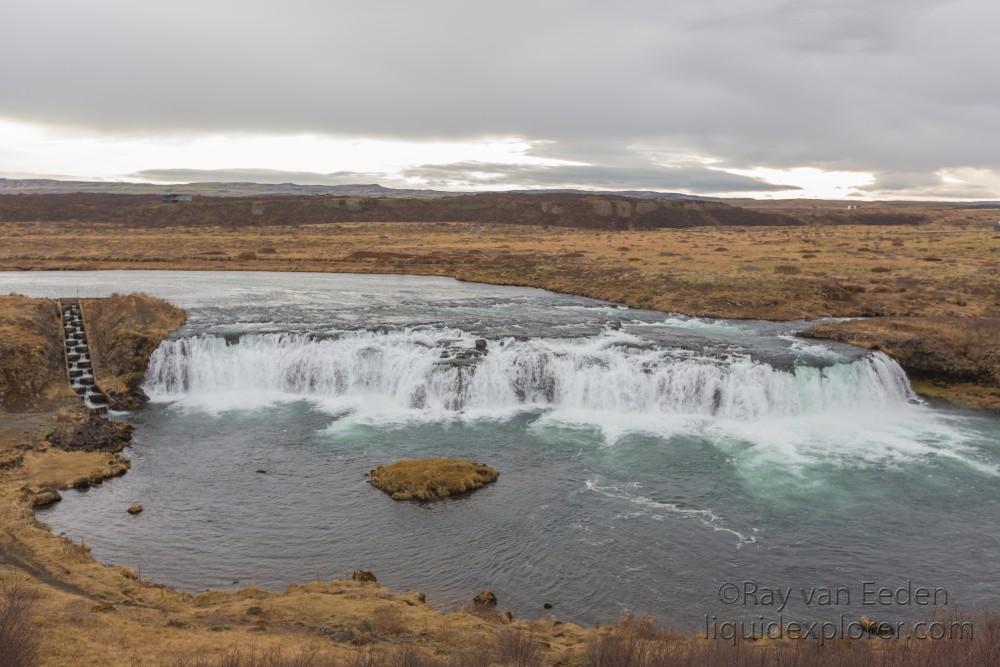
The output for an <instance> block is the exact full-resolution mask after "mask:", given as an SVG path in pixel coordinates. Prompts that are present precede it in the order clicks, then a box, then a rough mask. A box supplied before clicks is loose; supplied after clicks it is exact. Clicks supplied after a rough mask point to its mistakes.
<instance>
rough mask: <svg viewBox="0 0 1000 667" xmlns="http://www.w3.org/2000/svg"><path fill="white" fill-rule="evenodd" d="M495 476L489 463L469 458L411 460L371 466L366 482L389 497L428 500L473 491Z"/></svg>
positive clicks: (493, 480) (495, 472) (497, 474)
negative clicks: (372, 468) (373, 468)
mask: <svg viewBox="0 0 1000 667" xmlns="http://www.w3.org/2000/svg"><path fill="white" fill-rule="evenodd" d="M498 476H499V473H498V472H497V471H496V470H495V469H493V468H491V467H490V466H488V465H484V464H482V463H476V462H475V461H471V460H469V459H448V458H433V459H413V460H403V461H396V462H395V463H393V464H392V465H389V466H379V467H378V468H375V470H372V471H371V474H370V475H369V478H368V483H369V484H371V485H372V486H374V487H375V488H376V489H380V490H382V491H384V492H386V493H388V494H389V495H390V496H391V497H392V499H393V500H417V501H431V500H440V499H442V498H447V497H449V496H453V495H456V494H460V493H467V492H469V491H474V490H476V489H479V488H482V487H483V486H485V485H487V484H490V483H492V482H495V481H497V477H498Z"/></svg>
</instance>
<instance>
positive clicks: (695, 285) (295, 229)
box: [0, 208, 1000, 409]
mask: <svg viewBox="0 0 1000 667" xmlns="http://www.w3.org/2000/svg"><path fill="white" fill-rule="evenodd" d="M821 213H822V211H820V212H819V213H816V212H812V213H811V215H813V216H814V217H813V218H809V220H811V221H812V222H810V224H804V225H799V226H783V227H752V228H750V227H696V228H690V229H658V230H646V231H628V230H613V231H612V230H589V229H574V228H546V227H541V226H525V225H500V224H476V223H405V222H364V223H328V224H310V225H294V226H291V225H273V226H262V225H253V224H251V223H252V222H253V220H252V219H250V218H248V219H245V220H234V221H233V222H232V224H230V225H229V226H225V227H223V226H217V225H212V224H199V225H188V226H161V227H155V228H150V227H143V226H138V225H136V224H130V223H97V222H86V223H84V222H72V221H67V222H44V223H40V222H24V223H0V234H2V235H3V236H4V238H5V239H7V240H8V243H7V244H6V245H5V247H4V249H3V250H0V270H37V269H49V270H52V269H60V270H72V269H138V268H142V269H190V270H213V269H216V270H250V271H254V270H257V271H265V270H266V271H319V272H357V273H399V274H417V275H439V276H451V277H455V278H458V279H461V280H468V281H476V282H486V283H493V284H501V285H522V286H530V287H540V288H544V289H548V290H552V291H556V292H564V293H569V294H578V295H581V296H588V297H593V298H600V299H605V300H610V301H616V302H620V303H624V304H626V305H629V306H632V307H635V308H648V309H653V310H660V311H664V312H674V313H680V314H683V315H689V316H697V317H725V318H741V319H747V318H749V319H770V320H797V319H814V318H822V317H832V318H856V317H864V318H868V322H870V323H871V324H870V325H869V328H868V330H867V332H866V335H865V337H864V340H862V339H861V338H860V337H858V336H857V333H858V332H857V331H856V330H855V329H854V327H857V326H858V325H849V324H842V323H830V324H828V325H825V326H824V327H822V328H818V329H814V331H813V332H812V334H811V335H813V336H817V337H827V338H832V339H837V340H844V339H851V340H857V341H859V342H861V343H862V344H864V345H866V346H868V347H875V346H878V347H879V348H880V349H885V350H886V351H887V353H889V354H890V355H894V354H896V353H897V352H901V348H900V346H899V345H898V343H893V341H895V340H896V327H895V323H899V322H907V323H917V322H918V321H919V327H916V326H915V327H914V328H913V331H914V336H915V340H917V341H924V343H925V344H926V343H928V342H931V341H932V342H933V343H932V344H933V348H934V350H937V351H940V352H942V353H941V354H936V353H933V354H924V355H913V354H904V353H899V354H896V356H895V358H896V359H897V361H899V363H900V364H901V365H902V366H903V368H904V369H906V370H907V371H908V372H910V373H913V374H914V376H915V377H918V378H919V379H921V380H922V381H924V382H923V383H918V385H917V386H918V387H920V388H923V389H925V390H926V391H928V392H929V393H933V394H934V395H935V396H938V397H941V398H945V399H948V400H952V401H956V402H959V403H964V404H968V405H972V406H975V407H986V408H994V409H1000V398H998V397H997V393H998V392H1000V386H998V385H997V380H996V379H995V378H996V377H997V376H998V375H997V372H996V371H997V365H996V363H997V362H996V360H995V357H991V356H990V354H989V350H990V349H992V348H991V346H990V345H989V341H990V340H997V339H998V338H1000V274H998V272H997V270H996V264H997V259H998V257H1000V235H997V234H995V233H994V232H993V231H992V225H993V224H994V222H995V221H994V218H995V215H996V214H995V212H994V211H989V210H970V209H955V208H948V209H941V210H934V209H928V210H922V218H921V219H922V220H924V221H923V222H920V223H919V224H896V225H868V224H866V225H850V224H828V223H824V222H823V220H825V218H823V217H822V215H820V214H821ZM831 215H833V213H831ZM815 216H819V217H815ZM966 329H970V330H975V331H977V332H981V336H980V337H979V338H977V339H975V340H972V339H969V338H968V337H966V336H963V335H956V333H957V332H962V331H964V330H966ZM851 336H854V337H853V338H851ZM976 363H987V364H989V368H988V369H987V371H986V372H977V373H976V374H975V377H968V376H967V374H966V373H964V372H963V371H962V370H961V369H964V368H968V367H969V366H970V365H971V364H976Z"/></svg>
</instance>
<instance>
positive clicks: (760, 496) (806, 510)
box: [0, 271, 1000, 628]
mask: <svg viewBox="0 0 1000 667" xmlns="http://www.w3.org/2000/svg"><path fill="white" fill-rule="evenodd" d="M77 289H78V290H79V292H80V295H81V296H91V295H94V296H97V295H103V294H108V293H110V292H113V291H132V290H143V291H147V292H150V293H152V294H156V295H160V296H164V297H166V298H169V299H171V300H173V301H175V302H176V303H178V304H180V305H182V306H184V307H185V308H187V309H188V311H189V314H190V321H189V323H188V324H187V325H186V326H185V327H184V328H183V329H182V330H181V331H179V332H177V333H176V334H175V335H174V336H173V337H172V339H171V340H169V341H167V342H166V343H164V345H162V346H161V348H160V349H159V350H158V351H157V353H156V355H154V358H153V360H152V362H151V366H150V370H149V373H148V374H147V379H146V391H147V393H148V394H149V395H150V396H151V398H152V399H153V400H152V402H151V403H150V404H149V405H148V406H147V407H146V408H145V409H143V410H142V411H139V412H136V413H132V414H125V415H120V416H119V417H118V418H121V419H126V420H128V421H130V422H131V423H133V424H134V425H135V426H136V437H135V445H134V447H133V448H132V449H131V450H130V456H131V457H132V460H133V468H132V471H131V472H130V473H129V474H128V475H126V476H125V477H123V478H121V479H118V480H115V481H113V482H111V483H108V484H105V485H103V486H101V487H98V488H94V489H91V490H89V491H86V492H83V493H69V494H66V498H65V500H64V502H62V503H61V504H59V505H58V506H56V507H55V508H54V509H51V510H48V511H46V512H44V513H43V515H42V516H43V520H45V521H46V522H48V523H49V524H50V525H51V526H52V527H53V529H54V530H56V531H57V532H65V533H66V534H67V535H69V536H72V537H74V538H83V539H85V540H86V541H87V542H88V543H89V544H91V545H92V546H93V552H94V554H95V556H97V557H98V558H100V559H102V560H105V561H109V562H115V563H124V564H129V565H132V566H134V567H138V568H141V571H142V574H143V576H145V577H148V578H151V579H154V580H158V581H163V582H165V583H169V584H172V585H175V586H180V587H182V588H186V589H191V590H198V589H201V588H206V587H216V586H222V587H226V586H231V585H234V584H235V582H239V585H246V584H256V585H261V586H267V587H272V588H279V587H281V586H283V585H285V584H287V583H290V582H302V581H309V580H312V579H315V578H317V577H320V578H333V577H340V576H345V575H347V574H349V573H350V572H351V571H352V570H353V569H356V568H365V569H371V570H373V571H375V573H376V574H377V575H378V576H379V579H380V581H382V582H383V583H385V584H387V585H389V586H391V587H392V588H395V589H404V588H414V589H418V590H422V591H424V592H425V593H427V595H428V599H429V601H430V602H432V603H433V604H436V605H439V606H442V607H450V606H457V605H459V604H461V603H463V602H464V601H466V600H468V599H470V598H471V597H472V595H474V594H475V593H476V592H477V591H479V590H481V589H483V588H487V587H488V588H492V589H493V590H494V591H496V593H497V595H498V596H499V598H500V601H501V605H502V606H504V607H507V608H510V609H512V610H514V611H515V613H517V614H519V615H527V616H534V615H540V614H542V613H543V610H542V605H543V604H544V603H551V604H553V605H554V609H553V612H554V613H555V614H556V615H557V616H558V617H560V618H563V619H568V620H575V621H580V622H589V623H592V622H602V621H609V620H614V619H615V618H616V617H617V616H618V615H619V614H620V613H621V612H622V611H623V610H625V609H632V610H636V611H640V612H647V613H652V614H654V615H656V616H658V617H660V618H661V619H663V620H665V621H668V622H671V623H674V624H677V625H680V626H682V627H694V628H697V627H702V625H703V618H704V614H705V613H718V614H720V615H722V616H725V615H728V616H729V617H732V616H739V615H750V616H754V615H756V613H758V612H761V611H764V610H760V609H752V608H742V607H741V608H733V607H728V606H726V605H723V604H722V603H721V602H720V601H719V599H718V589H719V587H720V585H722V584H723V583H726V582H730V581H736V582H742V581H744V580H753V581H757V582H760V583H761V584H762V585H765V584H766V585H772V586H830V587H833V586H837V585H844V586H850V587H851V588H852V589H860V586H861V582H862V581H863V580H875V581H877V582H879V584H880V585H886V586H892V587H895V586H897V585H905V583H906V581H907V580H912V581H913V582H914V584H915V585H923V586H928V587H943V588H946V589H947V590H948V592H949V603H950V604H951V606H952V607H962V608H973V607H976V606H980V605H990V604H995V591H997V590H1000V565H998V561H997V559H996V554H997V553H1000V551H998V547H1000V539H998V535H1000V530H998V529H1000V519H998V517H1000V512H998V511H997V509H998V505H1000V503H998V501H1000V491H998V487H997V477H998V464H1000V442H998V440H1000V420H998V419H997V418H996V417H995V416H990V415H987V414H983V413H976V412H969V411H961V410H956V409H953V408H947V407H943V406H939V405H927V404H924V403H923V402H921V401H919V400H918V399H916V397H914V396H913V395H912V393H911V392H910V390H909V387H908V383H907V381H906V378H905V374H903V373H902V371H901V370H900V369H899V367H898V366H897V365H896V364H894V363H893V362H892V361H891V360H889V359H888V358H886V357H884V356H883V355H880V354H877V353H869V352H865V351H861V350H858V349H855V348H851V347H848V346H842V345H836V344H829V345H823V344H817V343H815V342H811V341H810V342H808V343H806V342H803V341H800V340H798V339H796V338H795V337H794V332H795V331H796V330H797V329H799V328H801V327H802V326H803V323H769V322H727V321H707V320H697V319H688V318H681V317H671V316H668V315H664V314H662V313H655V312H649V311H634V310H629V309H625V308H620V307H618V306H615V305H613V304H607V303H604V302H600V301H594V300H590V299H582V298H576V297H567V296H563V295H556V294H551V293H548V292H544V291H541V290H532V289H522V288H505V287H495V286H489V285H475V284H466V283H460V282H457V281H453V280H448V279H439V278H424V277H405V276H403V277H399V276H358V275H335V274H287V273H286V274H268V273H249V274H247V273H237V272H226V273H201V272H140V271H136V272H80V273H73V274H69V273H50V272H31V273H0V292H6V291H16V292H21V293H29V294H34V295H46V296H71V295H75V292H76V290H77ZM480 338H482V339H485V340H486V342H487V352H486V354H485V355H479V354H477V353H475V352H473V350H474V349H475V341H476V340H477V339H480ZM433 455H448V456H469V457H473V458H476V459H477V460H480V461H483V462H486V463H489V464H491V465H493V466H495V467H496V468H497V469H499V470H500V471H501V476H500V480H499V481H498V483H497V484H495V485H492V486H490V487H487V488H485V489H483V490H481V491H479V492H477V493H475V494H473V495H471V496H468V497H464V498H459V499H453V500H449V501H445V502H442V503H436V504H432V505H418V504H403V503H396V502H393V501H391V500H390V499H388V498H387V497H386V496H384V495H383V494H381V493H379V492H377V491H375V490H374V489H372V488H371V487H370V486H369V485H368V484H367V483H366V481H365V474H366V472H367V471H368V470H370V469H371V468H373V467H375V466H376V465H379V464H382V463H386V462H390V461H392V460H395V459H398V458H405V457H416V456H433ZM259 469H262V470H266V471H267V473H266V474H261V473H258V472H256V471H257V470H259ZM132 502H141V503H143V505H144V506H145V507H146V511H145V512H144V513H143V514H142V515H140V516H138V517H130V516H129V515H127V514H126V513H125V512H124V509H125V508H126V507H127V506H128V504H130V503H132ZM843 611H845V610H844V609H839V610H822V609H816V608H805V607H804V606H803V605H802V604H798V605H797V604H795V603H794V602H793V603H792V604H791V605H789V610H787V611H786V612H785V613H786V614H792V615H795V614H799V615H802V616H803V617H805V618H826V617H832V616H834V615H835V613H840V612H843ZM847 611H849V612H850V613H852V614H853V615H854V616H855V617H856V616H859V615H861V614H862V613H870V610H866V609H864V608H860V607H852V608H851V609H848V610H847ZM923 611H925V610H914V609H912V608H895V609H893V610H891V613H890V612H887V611H883V612H882V613H881V616H886V617H888V618H893V617H899V616H903V617H906V616H912V615H913V614H915V613H921V612H923Z"/></svg>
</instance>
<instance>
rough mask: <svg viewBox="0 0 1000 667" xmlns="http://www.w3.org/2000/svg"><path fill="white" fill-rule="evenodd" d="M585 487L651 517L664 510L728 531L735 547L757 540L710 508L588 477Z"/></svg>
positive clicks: (715, 528) (719, 530)
mask: <svg viewBox="0 0 1000 667" xmlns="http://www.w3.org/2000/svg"><path fill="white" fill-rule="evenodd" d="M584 484H585V485H586V487H587V489H588V490H590V491H594V492H596V493H599V494H601V495H602V496H605V497H607V498H614V499H616V500H623V501H625V502H628V503H630V504H632V505H635V506H637V507H639V508H642V510H643V512H642V513H643V514H646V515H647V516H650V517H651V518H653V519H661V518H662V517H660V516H659V515H658V514H656V512H666V513H669V514H675V515H679V516H682V517H685V518H689V519H694V520H696V521H698V522H699V523H701V524H702V525H703V526H705V527H706V528H711V529H712V530H714V531H716V532H720V533H729V534H730V535H733V536H734V537H736V539H737V542H736V548H737V549H739V548H740V547H742V546H743V545H745V544H753V543H754V542H756V541H757V537H756V535H745V534H744V533H741V532H739V531H738V530H733V529H732V528H728V527H727V526H725V525H724V523H723V520H722V518H721V517H719V516H717V515H716V514H715V513H713V512H712V510H710V509H698V508H695V507H681V506H680V505H676V504H674V503H665V502H661V501H658V500H653V499H652V498H647V497H646V496H642V495H639V494H634V493H629V492H627V491H623V490H622V489H620V488H619V487H617V486H613V485H606V486H602V485H600V484H598V482H597V480H593V479H588V480H587V481H586V482H584ZM752 532H754V533H756V532H758V531H757V529H753V531H752Z"/></svg>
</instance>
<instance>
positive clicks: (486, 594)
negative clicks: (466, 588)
mask: <svg viewBox="0 0 1000 667" xmlns="http://www.w3.org/2000/svg"><path fill="white" fill-rule="evenodd" d="M497 602H498V600H497V596H496V595H495V594H494V593H493V591H490V590H485V591H482V592H480V593H478V594H476V597H474V598H472V605H473V606H474V607H476V608H477V609H496V608H497Z"/></svg>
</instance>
